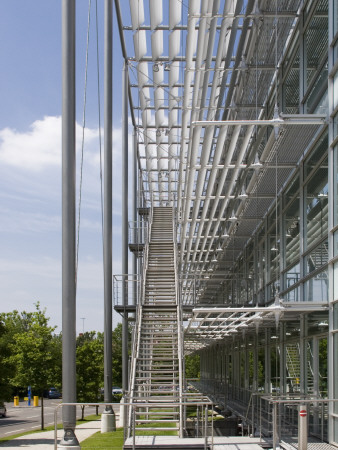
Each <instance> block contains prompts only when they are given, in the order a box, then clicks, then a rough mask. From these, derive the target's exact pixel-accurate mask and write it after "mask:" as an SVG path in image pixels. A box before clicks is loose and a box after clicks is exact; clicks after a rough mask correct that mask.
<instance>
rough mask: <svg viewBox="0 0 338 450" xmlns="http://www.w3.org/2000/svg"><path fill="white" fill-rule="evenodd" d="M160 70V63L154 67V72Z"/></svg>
mask: <svg viewBox="0 0 338 450" xmlns="http://www.w3.org/2000/svg"><path fill="white" fill-rule="evenodd" d="M159 70H160V66H159V65H158V63H155V64H154V65H153V71H154V72H158V71H159Z"/></svg>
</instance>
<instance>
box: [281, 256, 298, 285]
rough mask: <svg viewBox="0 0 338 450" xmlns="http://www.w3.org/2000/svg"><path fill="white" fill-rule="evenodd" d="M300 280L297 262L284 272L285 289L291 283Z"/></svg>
mask: <svg viewBox="0 0 338 450" xmlns="http://www.w3.org/2000/svg"><path fill="white" fill-rule="evenodd" d="M299 280H300V264H299V262H298V263H297V264H296V265H295V266H293V267H291V269H289V270H288V271H287V272H286V273H285V277H284V282H285V289H288V288H289V287H291V286H292V285H294V284H296V283H298V281H299Z"/></svg>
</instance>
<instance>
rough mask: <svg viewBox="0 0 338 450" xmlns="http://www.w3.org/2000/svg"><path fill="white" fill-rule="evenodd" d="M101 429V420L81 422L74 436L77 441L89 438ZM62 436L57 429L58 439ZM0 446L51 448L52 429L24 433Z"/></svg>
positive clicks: (52, 443)
mask: <svg viewBox="0 0 338 450" xmlns="http://www.w3.org/2000/svg"><path fill="white" fill-rule="evenodd" d="M100 429H101V420H96V421H93V422H88V423H83V424H81V425H78V426H77V427H76V431H75V434H76V437H77V438H78V440H79V442H82V441H84V440H85V439H87V438H89V437H90V436H91V435H92V434H94V433H96V432H97V431H99V430H100ZM62 437H63V430H58V440H60V439H61V438H62ZM0 448H34V449H36V450H38V449H41V450H43V449H52V448H54V431H41V432H40V433H33V434H26V435H25V436H21V437H18V438H15V439H12V440H10V441H8V442H4V443H0Z"/></svg>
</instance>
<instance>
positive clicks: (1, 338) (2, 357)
mask: <svg viewBox="0 0 338 450" xmlns="http://www.w3.org/2000/svg"><path fill="white" fill-rule="evenodd" d="M8 339H9V333H8V330H7V329H6V327H5V324H4V323H3V322H2V320H1V316H0V403H1V402H4V401H8V400H9V399H10V396H11V393H12V388H11V385H10V377H11V374H12V373H13V364H12V363H11V362H10V354H11V353H10V349H9V346H8Z"/></svg>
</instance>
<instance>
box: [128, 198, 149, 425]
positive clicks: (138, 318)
mask: <svg viewBox="0 0 338 450" xmlns="http://www.w3.org/2000/svg"><path fill="white" fill-rule="evenodd" d="M152 221H153V206H152V205H151V208H150V213H149V217H148V227H147V233H146V239H145V248H144V252H143V267H142V277H141V289H140V294H141V295H140V298H139V301H138V304H137V307H136V318H135V319H136V323H135V330H136V333H135V335H134V339H133V350H132V358H131V370H130V377H129V386H130V390H129V393H130V395H129V398H130V402H131V403H133V399H134V394H135V392H134V391H135V376H136V363H137V358H138V355H139V349H140V336H141V327H142V305H143V302H144V298H145V284H146V277H147V267H148V253H149V242H150V236H151V227H152ZM128 409H129V412H128V423H129V425H130V426H129V427H128V430H129V431H128V434H129V433H130V430H131V420H132V408H130V407H129V408H128Z"/></svg>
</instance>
